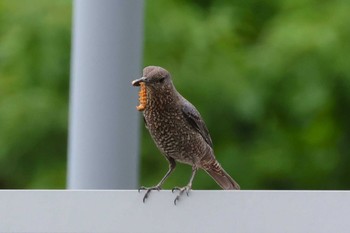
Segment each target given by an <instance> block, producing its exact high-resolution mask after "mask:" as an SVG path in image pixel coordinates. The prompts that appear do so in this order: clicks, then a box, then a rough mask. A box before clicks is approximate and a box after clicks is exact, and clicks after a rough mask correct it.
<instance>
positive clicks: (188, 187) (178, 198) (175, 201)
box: [171, 185, 192, 205]
mask: <svg viewBox="0 0 350 233" xmlns="http://www.w3.org/2000/svg"><path fill="white" fill-rule="evenodd" d="M191 189H192V187H191V186H190V185H186V186H185V187H182V188H180V187H174V188H173V189H172V190H171V192H174V191H175V190H177V191H180V192H179V194H178V195H177V196H176V198H175V200H174V204H175V205H176V203H177V202H178V201H179V200H180V197H181V195H182V194H183V193H184V192H186V195H187V196H189V193H190V190H191Z"/></svg>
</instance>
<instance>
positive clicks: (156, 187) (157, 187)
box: [139, 185, 162, 203]
mask: <svg viewBox="0 0 350 233" xmlns="http://www.w3.org/2000/svg"><path fill="white" fill-rule="evenodd" d="M161 189H162V188H161V187H160V186H159V185H156V186H153V187H145V186H141V187H140V188H139V192H140V191H141V190H146V193H145V196H143V199H142V201H143V203H145V201H146V199H147V198H148V196H149V194H150V193H151V191H152V190H157V191H159V190H161Z"/></svg>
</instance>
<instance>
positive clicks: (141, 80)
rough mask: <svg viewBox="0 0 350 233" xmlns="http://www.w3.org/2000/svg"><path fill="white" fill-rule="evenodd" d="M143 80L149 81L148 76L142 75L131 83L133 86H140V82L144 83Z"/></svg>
mask: <svg viewBox="0 0 350 233" xmlns="http://www.w3.org/2000/svg"><path fill="white" fill-rule="evenodd" d="M142 82H144V83H146V82H147V78H146V77H141V78H139V79H135V80H134V81H132V83H131V84H132V85H133V86H140V83H142Z"/></svg>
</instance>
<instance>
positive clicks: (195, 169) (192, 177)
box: [171, 166, 198, 205]
mask: <svg viewBox="0 0 350 233" xmlns="http://www.w3.org/2000/svg"><path fill="white" fill-rule="evenodd" d="M197 170H198V168H197V167H195V166H193V167H192V175H191V178H190V182H188V184H187V185H186V186H185V187H182V188H180V187H175V188H173V189H172V190H171V191H172V192H174V191H175V190H179V191H180V193H179V194H178V195H177V196H176V198H175V200H174V204H175V205H176V203H177V202H178V201H179V200H180V196H181V195H182V194H183V193H184V192H185V191H186V194H187V196H188V194H189V192H190V190H191V189H192V181H193V179H194V176H195V175H196V172H197Z"/></svg>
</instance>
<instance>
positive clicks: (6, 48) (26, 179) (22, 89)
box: [0, 0, 71, 188]
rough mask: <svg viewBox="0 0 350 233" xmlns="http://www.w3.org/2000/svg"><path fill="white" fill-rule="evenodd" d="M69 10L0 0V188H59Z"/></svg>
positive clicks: (66, 3) (64, 141) (62, 171)
mask: <svg viewBox="0 0 350 233" xmlns="http://www.w3.org/2000/svg"><path fill="white" fill-rule="evenodd" d="M70 12H71V3H70V1H54V2H53V1H39V0H35V1H10V0H8V1H7V0H6V1H2V2H1V4H0V15H1V17H0V187H3V188H59V187H62V188H63V187H64V184H65V169H66V168H65V167H66V146H67V103H68V80H69V56H70V52H69V51H70V40H71V39H70V24H71V22H70V21H71V20H70V17H71V15H70V14H71V13H70Z"/></svg>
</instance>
